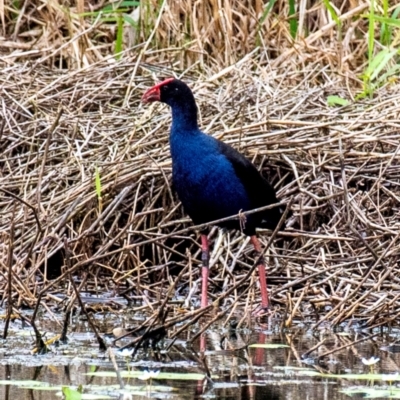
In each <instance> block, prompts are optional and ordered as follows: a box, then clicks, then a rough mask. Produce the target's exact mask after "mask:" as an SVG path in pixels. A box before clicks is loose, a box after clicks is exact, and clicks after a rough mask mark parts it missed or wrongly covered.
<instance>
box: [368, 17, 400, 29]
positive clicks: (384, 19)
mask: <svg viewBox="0 0 400 400" xmlns="http://www.w3.org/2000/svg"><path fill="white" fill-rule="evenodd" d="M367 17H368V15H367ZM374 19H375V20H376V21H379V22H382V23H383V24H387V25H391V26H395V27H397V28H400V19H398V18H389V17H381V16H380V15H374Z"/></svg>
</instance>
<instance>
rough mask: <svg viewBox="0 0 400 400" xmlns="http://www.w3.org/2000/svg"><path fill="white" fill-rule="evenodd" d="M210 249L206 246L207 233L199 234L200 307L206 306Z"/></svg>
mask: <svg viewBox="0 0 400 400" xmlns="http://www.w3.org/2000/svg"><path fill="white" fill-rule="evenodd" d="M209 260H210V250H209V248H208V239H207V235H203V234H202V235H201V261H202V264H203V265H202V268H201V276H202V283H201V308H204V307H207V306H208V300H207V288H208V271H209Z"/></svg>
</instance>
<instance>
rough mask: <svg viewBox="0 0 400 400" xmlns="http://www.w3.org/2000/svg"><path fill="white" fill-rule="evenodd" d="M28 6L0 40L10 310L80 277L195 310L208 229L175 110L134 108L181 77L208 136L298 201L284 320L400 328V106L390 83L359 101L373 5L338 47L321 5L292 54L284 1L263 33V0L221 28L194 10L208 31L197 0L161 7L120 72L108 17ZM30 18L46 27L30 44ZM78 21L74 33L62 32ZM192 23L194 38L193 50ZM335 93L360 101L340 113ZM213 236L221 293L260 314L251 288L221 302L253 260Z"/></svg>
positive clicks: (346, 15) (232, 238)
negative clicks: (176, 146)
mask: <svg viewBox="0 0 400 400" xmlns="http://www.w3.org/2000/svg"><path fill="white" fill-rule="evenodd" d="M225 3H228V2H225ZM30 4H31V3H30V2H27V3H26V5H27V7H26V8H25V9H23V10H20V13H19V14H18V18H17V20H18V21H14V20H13V21H14V22H11V17H10V15H11V14H12V12H11V10H10V9H9V8H7V7H6V9H5V10H6V11H4V10H3V14H2V15H0V18H1V19H3V20H7V19H8V20H7V21H8V25H7V27H6V28H5V27H4V26H3V34H4V35H8V36H13V41H11V42H9V43H8V42H7V41H6V42H3V44H0V47H1V51H2V55H3V58H2V60H1V74H0V90H1V99H0V101H1V108H0V118H1V121H0V122H1V125H0V127H1V130H0V151H1V155H0V238H1V242H0V293H2V296H3V299H5V298H6V297H7V293H8V290H7V282H9V280H8V279H7V274H8V273H9V268H8V266H9V265H12V273H13V280H12V292H11V293H12V299H13V303H14V305H15V306H20V305H21V304H28V305H29V306H31V307H34V306H35V304H36V299H37V295H38V293H39V292H40V293H42V295H44V296H46V295H49V297H48V299H49V300H54V296H53V295H51V293H50V291H49V290H50V288H52V290H53V291H55V292H56V293H61V294H71V293H72V292H71V290H72V288H71V287H65V286H63V285H62V284H61V283H64V282H65V281H66V277H67V276H69V273H71V272H73V273H74V274H75V273H77V272H80V273H82V271H86V272H88V273H89V278H88V279H87V281H86V282H87V283H86V286H85V288H81V290H84V291H87V292H98V291H99V290H102V291H106V290H107V291H109V290H110V289H112V290H114V291H117V292H118V293H119V294H121V295H124V296H126V297H128V298H129V299H135V300H137V301H138V302H139V303H140V305H138V306H137V307H136V308H137V309H138V310H143V309H147V310H150V311H151V310H153V309H154V310H156V309H157V307H158V306H159V305H160V304H163V306H165V305H166V304H165V296H166V295H167V294H168V296H169V298H170V300H171V302H172V300H173V299H174V300H177V301H178V304H180V305H181V306H186V307H189V306H190V305H191V304H192V303H191V299H193V297H195V298H197V296H198V290H196V285H197V284H198V282H199V280H198V278H199V269H198V265H199V264H200V262H199V252H200V249H199V245H198V243H197V235H196V233H195V232H194V231H193V230H190V227H191V223H190V221H189V219H188V218H187V217H186V216H185V214H184V213H183V211H182V209H181V206H180V204H179V202H178V200H177V199H176V196H175V195H174V193H173V191H172V189H171V187H170V174H171V161H170V156H169V148H168V129H169V123H170V112H169V110H168V109H166V108H165V107H160V106H158V105H157V106H151V107H143V106H141V105H140V102H139V99H140V96H141V94H142V93H143V91H144V90H145V89H146V88H148V87H149V86H150V85H152V84H153V83H154V77H155V76H157V77H161V76H168V75H173V74H177V73H178V71H179V74H180V76H181V75H182V76H183V79H185V80H186V81H187V82H188V83H189V85H190V86H191V87H192V89H193V91H194V93H195V97H196V99H197V102H198V105H199V108H200V123H201V126H202V127H203V128H204V130H205V131H207V132H209V133H210V134H213V135H215V136H217V137H219V138H222V139H223V140H224V141H226V142H228V143H230V144H232V145H233V146H234V147H236V148H238V149H239V150H241V151H242V152H243V153H245V154H246V155H247V156H248V157H250V158H251V159H252V160H254V162H255V164H256V165H257V166H258V167H259V168H260V170H261V171H262V172H263V174H264V175H265V176H266V177H268V179H269V180H270V181H271V182H272V183H273V184H274V185H275V186H276V188H277V189H278V191H279V192H278V193H279V197H280V199H282V201H283V202H284V203H287V202H288V201H289V199H290V198H293V204H292V206H291V211H292V215H291V217H290V218H289V221H288V228H287V229H286V231H284V232H281V233H280V234H279V235H278V240H277V241H276V243H275V245H274V246H273V247H271V248H270V249H269V252H268V261H269V286H270V290H271V294H272V300H273V303H274V304H275V307H274V312H275V313H276V315H278V316H284V317H285V321H286V325H290V324H291V323H293V321H296V320H298V319H299V318H301V319H303V320H306V321H314V322H315V321H319V323H321V322H323V321H328V322H332V323H334V324H338V323H341V322H343V321H351V320H354V319H357V320H358V321H359V322H360V323H362V324H365V325H366V326H378V325H382V324H386V323H389V322H390V323H392V322H393V321H395V320H396V319H397V317H398V310H399V306H400V282H398V277H397V269H398V265H397V262H398V261H397V259H398V252H399V248H400V240H399V225H400V224H399V221H400V219H399V206H398V202H399V199H400V189H399V179H400V176H399V172H398V171H399V162H398V160H399V153H398V150H399V138H400V133H399V126H400V118H399V111H398V110H399V106H398V104H399V101H400V95H399V94H398V85H397V84H396V83H392V84H391V85H389V84H388V85H386V86H385V87H382V88H381V89H379V90H377V91H376V92H375V94H374V96H373V97H372V98H370V99H365V100H362V101H357V102H355V101H354V99H355V95H356V93H357V90H358V89H359V87H360V81H359V78H358V75H357V74H358V72H360V68H361V67H362V66H363V64H364V62H365V60H364V59H363V56H362V53H363V52H365V50H366V41H365V40H363V39H355V40H352V38H351V37H350V36H349V37H347V36H346V35H347V34H348V35H350V32H353V33H354V32H355V31H356V30H359V32H362V31H363V30H364V29H365V23H364V22H363V20H362V19H358V20H357V19H354V17H355V16H357V15H359V14H360V13H361V12H362V11H363V10H365V8H366V7H367V6H368V5H367V4H366V3H365V4H364V3H363V4H357V5H354V6H352V7H350V4H351V3H349V4H348V5H346V6H343V7H344V8H343V9H342V10H341V14H340V15H341V19H342V20H343V24H344V26H343V32H345V36H344V39H343V40H341V41H339V40H336V39H337V36H336V35H337V31H336V28H335V26H334V25H332V24H330V21H329V15H327V14H326V12H325V13H324V10H323V9H322V8H321V7H318V6H316V5H315V6H312V7H311V9H309V10H306V11H304V10H303V11H302V12H304V14H300V15H299V20H300V21H302V26H303V28H302V29H307V30H308V31H309V32H310V34H309V35H308V36H307V38H305V39H304V40H302V39H301V38H299V40H297V41H296V42H295V43H293V41H292V39H291V38H290V35H289V33H288V32H287V24H286V21H285V19H284V18H283V17H282V18H280V17H278V16H279V15H281V16H282V15H286V14H287V10H285V9H284V7H285V6H284V5H282V4H283V3H280V2H277V3H276V4H277V7H282V9H277V10H275V11H281V13H279V12H278V13H277V12H275V13H273V14H271V17H269V18H267V19H266V20H265V22H264V24H263V25H262V27H260V29H256V28H255V25H254V24H255V23H256V21H257V18H258V17H259V14H260V4H261V3H260V2H257V1H256V2H249V4H247V9H248V13H247V14H245V13H243V15H240V14H238V11H237V10H238V9H241V7H242V3H241V4H238V2H235V3H234V5H233V6H232V7H231V8H229V7H225V8H224V9H223V12H222V13H220V14H219V16H218V18H217V17H215V19H214V20H213V24H210V25H209V29H208V30H205V29H204V26H205V25H204V21H205V20H207V19H208V18H209V16H210V15H211V14H212V15H214V14H215V10H214V9H213V7H212V4H213V3H212V2H209V3H208V2H204V4H205V5H204V6H202V8H201V9H200V8H198V9H196V10H195V12H194V14H193V15H196V16H197V18H196V21H197V23H199V24H200V23H201V24H202V27H203V28H199V27H197V26H196V24H195V23H194V21H193V20H190V23H188V22H187V21H186V20H185V19H183V20H181V19H179V18H186V16H187V15H188V13H187V9H188V7H189V6H190V5H191V4H192V3H191V2H189V1H187V2H179V6H178V5H177V4H178V2H177V3H168V4H167V3H163V6H162V7H165V9H164V13H163V14H162V18H159V19H158V20H157V21H158V22H157V24H158V25H157V26H158V27H159V29H157V30H155V31H153V36H152V37H151V36H150V38H151V40H150V39H149V36H147V37H146V38H144V36H140V35H144V32H145V31H146V29H147V28H146V29H145V27H142V31H140V32H139V33H140V35H139V36H138V37H136V39H135V40H136V42H134V43H130V44H135V45H136V46H137V47H136V48H130V49H129V50H128V51H126V52H125V53H124V55H123V56H122V58H121V60H119V61H116V60H115V58H114V57H113V56H110V55H106V54H107V53H109V52H111V51H112V46H113V42H112V40H108V41H107V40H105V39H104V37H105V36H106V34H105V33H104V32H106V28H107V26H105V24H104V22H102V21H100V20H97V21H92V22H90V21H89V20H88V19H83V20H82V19H80V21H81V22H82V23H81V24H78V23H77V21H75V20H74V19H73V18H72V20H69V19H68V18H67V17H66V15H65V12H61V11H60V10H50V8H49V6H47V7H43V8H41V9H40V10H39V9H38V10H36V11H35V10H34V11H32V9H29V6H30ZM52 4H53V3H52ZM54 4H55V3H54ZM229 4H231V3H229ZM343 4H347V3H346V2H344V3H343ZM243 6H246V4H243ZM174 7H175V8H176V9H175V8H174ZM29 10H30V11H29ZM71 10H72V9H70V11H71ZM185 10H186V13H185V12H184V11H185ZM72 11H73V10H72ZM72 11H71V13H72ZM46 13H47V14H49V15H47V14H46ZM71 15H72V14H71ZM158 16H159V14H157V13H156V15H154V16H152V17H148V19H147V20H146V21H147V22H149V21H153V20H152V18H154V19H157V18H158ZM178 16H179V18H178ZM39 17H40V18H42V19H40V18H39ZM34 18H36V19H34ZM74 18H75V17H74ZM76 18H78V17H76ZM188 18H189V17H188ZM202 18H203V19H202ZM30 19H32V20H33V19H34V20H35V21H37V20H38V21H39V20H42V21H46V24H45V25H44V26H45V27H44V28H43V30H42V31H41V32H40V33H39V32H37V31H35V32H30V31H25V33H26V35H25V36H21V34H20V33H21V32H22V31H23V27H26V25H27V24H28V22H29V21H30ZM68 21H69V22H68ZM185 21H186V25H185V24H183V23H184V22H185ZM67 22H68V24H69V25H68V27H69V29H70V31H69V32H70V35H69V36H68V37H67V36H65V35H61V33H60V32H61V31H62V29H64V28H65V26H67V25H66V24H67ZM153 22H154V21H153ZM143 23H144V22H143ZM155 23H156V22H154V23H153V25H152V26H154V24H155ZM182 24H183V26H184V27H185V29H189V31H188V33H187V34H188V35H189V37H192V36H193V37H195V38H196V39H197V40H189V41H188V42H187V44H185V41H186V40H187V38H186V37H180V36H179V35H178V32H180V33H181V35H182V36H184V35H183V34H182V31H183V32H186V31H185V29H183V28H182ZM224 24H225V25H224ZM346 24H347V28H346ZM150 25H151V24H150ZM50 27H51V29H50ZM17 28H18V29H17ZM109 28H110V27H108V28H107V29H109ZM211 31H213V32H211ZM95 32H96V34H97V35H98V36H96V35H95ZM99 32H103V33H104V35H103V36H101V35H99ZM221 32H225V33H224V35H225V36H224V35H222V34H220V33H221ZM301 32H302V31H301V30H300V33H299V36H300V34H301ZM346 32H347V33H346ZM139 33H138V34H139ZM228 33H229V35H228ZM51 35H53V36H51ZM218 35H219V36H218ZM95 37H96V38H97V39H96V40H97V42H95ZM99 37H101V38H102V39H101V40H103V39H104V40H103V43H102V44H101V43H100V42H101V40H100V39H99ZM212 37H214V38H219V39H218V40H216V39H215V40H214V42H213V41H212V39H210V38H212ZM56 38H58V39H56ZM143 39H146V40H147V42H145V41H143ZM174 39H176V45H175V46H174V47H173V46H172V45H171V43H172V42H173V40H174ZM7 43H8V44H7ZM256 45H259V47H255V46H256ZM162 46H164V47H165V48H164V49H163V50H160V47H162ZM172 47H173V48H172ZM142 50H143V52H142V53H139V52H140V51H142ZM155 60H157V64H156V63H155ZM66 66H68V67H69V68H68V69H66V68H65V67H66ZM185 69H186V70H185ZM330 94H333V95H338V96H340V97H342V98H346V99H348V100H349V102H350V103H349V105H347V106H345V107H340V108H337V107H330V106H328V105H327V96H328V95H330ZM96 167H97V168H98V170H99V176H100V180H101V183H102V189H101V201H100V200H99V198H98V195H97V194H96V190H95V170H96ZM11 227H12V229H11ZM211 236H212V238H213V239H214V249H213V252H212V257H211V268H212V269H211V281H212V283H211V288H210V290H211V296H212V298H213V299H214V300H219V304H220V305H221V306H222V307H227V308H228V306H229V308H230V311H231V314H234V313H235V311H236V310H238V309H241V308H242V307H243V306H246V307H250V306H251V305H252V304H254V303H256V302H257V298H258V294H257V287H256V279H255V278H254V276H253V277H252V278H251V279H250V280H249V285H246V286H245V287H238V288H236V290H235V291H234V293H232V294H230V295H229V296H224V292H226V291H227V290H228V289H229V287H232V286H234V285H235V284H236V283H237V282H238V281H240V279H241V278H243V277H244V276H245V275H246V273H247V271H249V268H251V266H252V264H253V261H254V260H253V259H252V257H251V251H250V250H251V249H250V247H249V246H248V245H247V244H248V240H247V239H246V238H244V237H243V236H242V235H241V234H240V233H233V232H231V233H226V234H224V235H222V234H221V233H220V232H218V230H217V229H213V230H212V234H211ZM260 236H261V240H262V241H263V242H264V244H265V243H267V241H268V236H267V235H265V236H264V235H263V234H261V235H260ZM65 238H67V240H68V246H69V252H70V255H69V263H70V265H72V267H71V268H70V270H68V271H64V274H63V275H61V277H58V278H56V279H55V280H50V278H53V277H56V276H59V273H57V270H58V269H61V268H62V267H63V265H64V251H65V249H64V245H63V244H64V241H65ZM10 248H12V251H10ZM10 254H11V256H10ZM10 257H12V260H10V259H9V258H10ZM10 263H11V264H10ZM182 270H184V271H183V272H182ZM179 272H182V273H181V274H180V275H178V274H179ZM53 275H54V276H53ZM176 276H178V277H179V279H177V278H176ZM38 278H40V280H39V282H38ZM100 278H101V279H100ZM103 278H104V279H103ZM122 285H126V286H122ZM172 285H175V286H174V291H172V290H171V288H172ZM121 286H122V287H121ZM190 315H191V316H192V315H194V316H195V318H197V316H198V314H196V313H194V314H190ZM174 318H176V317H174ZM180 321H181V320H180Z"/></svg>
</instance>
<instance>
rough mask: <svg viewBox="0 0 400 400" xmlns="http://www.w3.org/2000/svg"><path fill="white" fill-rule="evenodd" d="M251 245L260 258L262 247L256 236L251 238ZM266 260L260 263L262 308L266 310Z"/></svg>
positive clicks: (262, 259) (259, 275)
mask: <svg viewBox="0 0 400 400" xmlns="http://www.w3.org/2000/svg"><path fill="white" fill-rule="evenodd" d="M250 240H251V243H252V244H253V246H254V250H255V251H256V257H257V258H258V257H259V256H260V254H261V245H260V242H259V240H258V238H257V236H256V235H253V236H251V238H250ZM265 270H266V267H265V261H264V258H261V260H260V261H259V263H258V278H259V279H260V291H261V307H262V308H263V309H264V310H266V309H267V308H268V303H269V302H268V289H267V274H266V271H265Z"/></svg>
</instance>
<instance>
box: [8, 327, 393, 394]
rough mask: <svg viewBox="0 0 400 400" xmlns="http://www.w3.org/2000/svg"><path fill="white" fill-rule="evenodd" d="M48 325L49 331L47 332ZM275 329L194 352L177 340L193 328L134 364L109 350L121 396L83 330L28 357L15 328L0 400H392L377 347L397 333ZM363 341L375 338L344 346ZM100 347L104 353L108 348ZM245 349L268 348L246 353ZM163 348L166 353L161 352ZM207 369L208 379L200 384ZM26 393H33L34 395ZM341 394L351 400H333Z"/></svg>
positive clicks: (25, 334) (217, 333)
mask: <svg viewBox="0 0 400 400" xmlns="http://www.w3.org/2000/svg"><path fill="white" fill-rule="evenodd" d="M50 326H51V324H48V326H47V329H49V332H50V331H51V330H53V329H51V327H50ZM277 326H279V325H278V324H274V329H273V330H270V329H269V327H268V326H254V328H252V330H249V329H238V330H231V331H230V330H227V329H226V328H224V327H222V326H218V325H215V326H212V329H210V330H208V331H207V333H206V335H205V336H204V338H203V339H202V340H204V344H205V346H206V351H205V352H204V353H201V352H199V347H200V340H197V341H196V342H195V343H194V344H193V348H190V347H189V346H188V342H187V339H190V337H191V336H193V334H194V333H195V331H196V327H194V328H193V332H194V333H191V332H189V333H186V334H185V335H183V336H182V337H180V338H179V340H176V341H175V342H174V343H172V344H171V343H169V342H168V339H166V341H165V343H164V344H163V345H161V350H160V352H155V353H154V352H150V351H148V352H146V353H145V352H144V351H143V350H142V351H140V352H139V353H138V354H137V355H136V357H135V358H134V360H128V359H127V358H124V357H122V356H120V355H119V354H118V353H117V348H114V352H115V356H116V360H117V363H118V367H119V370H120V371H121V373H123V374H124V373H127V371H128V368H129V370H130V371H131V377H129V378H128V377H126V376H123V378H122V381H123V383H124V385H125V389H124V391H121V389H120V388H119V385H118V380H117V379H116V374H115V371H114V368H113V365H112V362H111V360H110V358H109V356H108V354H105V353H104V352H100V351H99V350H98V346H97V342H96V341H95V339H94V336H93V335H92V334H91V333H90V332H85V330H86V329H87V328H86V325H85V324H81V325H80V326H79V327H78V326H76V325H75V327H74V329H75V330H76V331H80V332H78V333H72V334H70V335H69V343H68V344H58V345H52V346H51V352H50V353H48V354H45V355H33V354H31V352H32V348H33V345H32V343H33V335H32V331H31V329H30V328H22V327H21V324H20V323H19V322H18V321H16V322H13V323H12V325H11V330H10V335H9V338H8V339H7V340H5V341H2V347H1V350H0V380H1V385H0V399H13V400H14V399H35V400H49V399H54V398H61V397H57V395H58V396H61V394H60V391H61V387H62V386H66V387H70V388H73V389H76V388H77V387H78V386H79V385H82V387H83V392H84V393H85V394H96V395H97V396H102V397H96V398H110V399H119V398H122V397H121V393H123V392H126V393H130V395H131V396H132V398H168V399H169V398H171V399H174V398H180V399H193V398H215V399H293V400H304V399H309V400H312V399H318V400H320V399H349V398H350V395H351V394H352V395H353V397H355V398H362V397H364V398H376V399H381V398H382V399H385V398H400V382H398V381H400V378H399V376H397V375H395V374H396V373H397V372H398V371H400V368H399V365H400V357H399V354H398V353H396V351H397V350H398V349H397V348H396V347H389V348H387V346H388V345H391V344H393V343H394V342H395V341H396V340H398V338H399V332H398V331H389V330H382V331H376V332H371V331H362V330H360V331H351V332H340V333H333V332H332V331H328V330H320V331H318V332H313V331H312V330H311V329H310V327H308V328H306V327H304V326H303V327H301V328H300V327H298V328H294V329H292V330H291V331H290V332H289V331H288V332H287V333H284V334H279V333H278V332H277ZM1 328H2V327H1ZM53 328H54V331H59V327H57V329H55V327H54V326H53ZM78 328H79V329H78ZM371 334H375V336H374V337H372V338H370V339H368V340H364V341H362V342H360V343H356V344H354V343H353V342H354V341H356V340H361V339H364V338H367V337H369V336H370V335H371ZM48 336H49V337H50V336H51V334H50V333H49V334H48ZM108 343H109V344H110V345H112V340H111V339H109V340H108ZM204 344H203V345H204ZM248 344H267V345H268V346H271V345H275V346H274V347H269V348H252V347H248V346H247V345H248ZM167 345H171V347H170V348H169V349H168V350H167V351H166V350H165V349H166V347H167ZM282 345H284V346H286V347H280V346H282ZM385 346H386V347H385ZM313 348H315V349H314V350H313ZM335 349H336V351H334V352H333V353H331V354H326V353H328V352H330V351H332V350H335ZM324 354H325V355H324ZM372 356H374V357H378V358H379V361H378V362H377V363H376V364H374V365H373V366H368V365H364V363H363V362H362V358H365V359H369V358H370V357H372ZM147 369H150V371H153V372H152V373H149V372H145V371H146V370H147ZM207 370H208V371H209V374H210V375H211V379H206V378H205V375H206V373H207ZM157 371H160V372H157ZM168 373H170V374H169V375H168ZM192 374H197V375H192ZM350 374H351V375H350ZM382 374H384V375H383V376H382ZM337 375H340V377H339V376H337ZM138 376H139V377H140V378H146V377H147V378H148V379H147V380H143V379H139V378H138ZM348 378H349V379H348ZM24 381H29V382H24ZM40 382H42V384H40ZM7 383H11V385H10V384H7ZM35 384H39V387H36V388H34V385H35ZM350 389H354V393H351V392H348V393H344V392H343V391H346V390H347V391H348V390H350ZM357 391H358V392H357ZM368 396H369V397H368ZM126 398H129V397H126Z"/></svg>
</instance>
